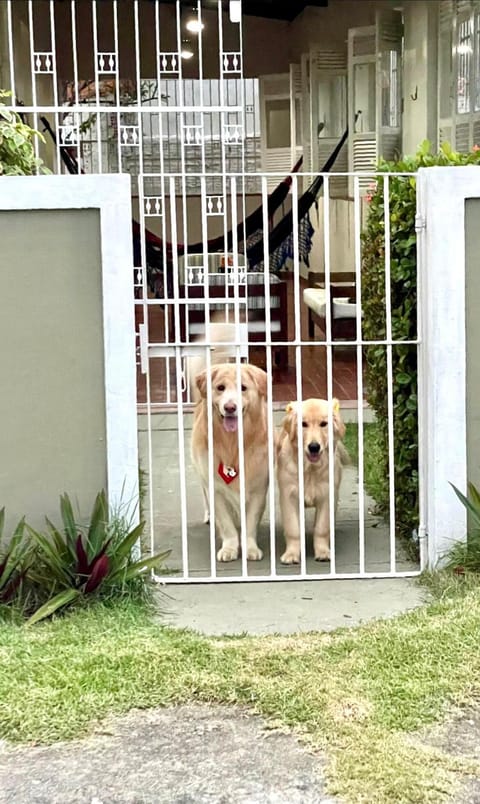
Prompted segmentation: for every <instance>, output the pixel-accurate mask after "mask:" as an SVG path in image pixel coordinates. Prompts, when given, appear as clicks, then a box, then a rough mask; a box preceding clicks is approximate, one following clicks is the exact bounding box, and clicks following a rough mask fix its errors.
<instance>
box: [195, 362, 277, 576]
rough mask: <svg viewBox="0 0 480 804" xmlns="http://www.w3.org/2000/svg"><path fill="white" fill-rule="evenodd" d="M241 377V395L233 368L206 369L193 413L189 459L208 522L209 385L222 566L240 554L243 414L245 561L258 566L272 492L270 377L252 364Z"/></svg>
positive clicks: (198, 381) (225, 365) (229, 365)
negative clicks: (262, 527) (261, 534)
mask: <svg viewBox="0 0 480 804" xmlns="http://www.w3.org/2000/svg"><path fill="white" fill-rule="evenodd" d="M240 373H241V390H240V392H239V389H238V386H237V367H236V365H235V364H234V363H220V364H217V365H214V366H212V367H211V369H210V372H208V370H206V369H205V370H204V371H202V372H200V373H199V374H198V375H197V377H196V385H197V389H198V392H199V394H200V399H199V401H198V402H197V405H196V407H195V412H194V422H193V429H192V446H191V454H192V460H193V464H194V466H195V468H196V469H197V471H198V474H199V475H200V478H201V482H202V487H203V494H204V500H205V504H206V513H205V521H206V522H208V519H209V511H208V504H209V503H208V488H209V477H208V455H209V445H208V412H207V405H208V402H207V384H208V383H209V382H210V383H211V400H212V423H213V444H212V449H213V471H214V490H215V528H216V532H217V536H218V537H219V538H220V541H221V547H220V549H219V551H218V553H217V559H218V561H235V559H237V558H238V556H239V550H240V537H239V531H240V479H239V434H238V418H239V416H240V415H241V416H242V423H243V450H244V475H245V508H246V511H245V513H246V525H247V559H248V560H250V561H259V560H260V559H261V558H262V557H263V553H262V551H261V550H260V548H259V547H258V544H257V529H258V524H259V522H260V519H261V518H262V514H263V511H264V508H265V501H266V496H267V489H268V445H267V405H266V398H267V375H266V373H265V372H264V371H262V369H259V368H257V367H256V366H252V365H250V364H248V363H243V364H242V365H241V367H240ZM209 374H210V376H209Z"/></svg>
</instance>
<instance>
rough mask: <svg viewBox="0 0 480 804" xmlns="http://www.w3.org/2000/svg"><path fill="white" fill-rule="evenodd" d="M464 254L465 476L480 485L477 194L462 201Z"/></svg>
mask: <svg viewBox="0 0 480 804" xmlns="http://www.w3.org/2000/svg"><path fill="white" fill-rule="evenodd" d="M465 258H466V265H465V282H466V293H465V296H466V331H467V338H466V340H467V344H466V346H467V392H466V399H467V476H468V479H469V480H470V481H471V482H472V483H474V484H475V485H476V486H478V487H479V488H480V358H479V346H478V336H477V335H476V333H478V316H479V311H480V198H468V199H467V200H466V202H465ZM452 391H453V392H454V389H452Z"/></svg>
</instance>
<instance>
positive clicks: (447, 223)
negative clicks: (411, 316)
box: [417, 167, 480, 569]
mask: <svg viewBox="0 0 480 804" xmlns="http://www.w3.org/2000/svg"><path fill="white" fill-rule="evenodd" d="M469 197H480V183H479V170H478V167H462V168H449V167H432V168H423V169H421V170H420V171H419V175H418V184H417V211H418V212H417V232H418V242H417V249H418V258H419V261H420V265H419V279H420V288H419V303H420V305H422V310H421V327H422V331H421V332H420V350H419V388H418V393H419V417H420V421H419V434H420V444H421V454H420V459H421V461H422V464H423V471H424V477H423V492H422V497H423V503H424V509H425V511H424V512H425V528H426V533H427V537H428V541H427V553H426V561H427V565H428V567H429V568H431V569H433V568H434V567H436V566H437V565H439V564H441V563H442V558H443V556H444V555H445V552H446V551H447V550H448V549H449V548H450V547H451V545H452V544H453V543H454V542H459V541H464V540H465V538H466V513H465V509H464V508H463V506H462V505H461V504H460V502H459V501H458V499H457V497H456V495H455V494H454V492H453V489H452V488H451V486H450V483H453V484H454V485H455V486H457V487H458V488H459V489H460V490H461V491H463V492H465V487H466V482H467V428H466V360H465V356H466V334H465V199H466V198H469ZM420 538H421V539H422V533H420Z"/></svg>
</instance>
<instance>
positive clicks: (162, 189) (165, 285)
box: [155, 0, 190, 402]
mask: <svg viewBox="0 0 480 804" xmlns="http://www.w3.org/2000/svg"><path fill="white" fill-rule="evenodd" d="M155 53H156V59H155V61H156V69H157V94H158V142H159V158H160V195H161V200H162V263H163V264H162V275H163V298H164V304H165V312H164V326H165V335H164V341H165V343H169V342H170V335H171V333H170V308H171V300H170V299H169V295H168V253H167V222H166V209H167V204H166V198H165V159H164V153H163V114H162V111H161V105H162V83H161V82H162V79H161V72H160V56H159V54H160V9H159V0H155ZM175 100H176V99H175ZM167 125H168V112H167ZM167 139H168V137H167ZM168 147H170V145H169V146H168ZM164 367H165V377H166V383H165V393H166V401H167V402H170V400H171V388H170V358H169V357H166V358H165V359H164ZM187 393H190V389H189V388H187Z"/></svg>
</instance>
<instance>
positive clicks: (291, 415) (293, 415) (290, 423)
mask: <svg viewBox="0 0 480 804" xmlns="http://www.w3.org/2000/svg"><path fill="white" fill-rule="evenodd" d="M285 410H286V412H287V415H286V416H285V418H284V420H283V422H282V426H283V429H284V430H285V432H286V433H287V435H288V437H289V439H290V440H291V441H294V440H295V437H296V435H297V429H298V426H297V425H298V409H297V404H296V402H289V403H288V405H287V407H286V408H285Z"/></svg>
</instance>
